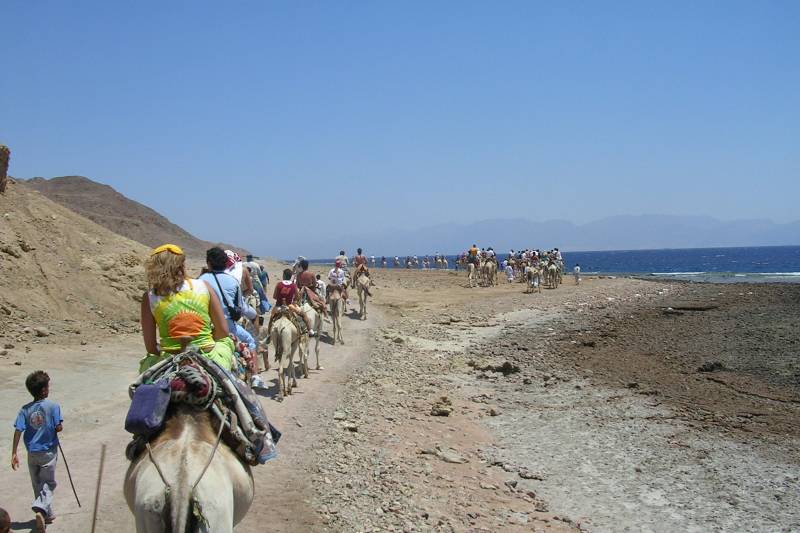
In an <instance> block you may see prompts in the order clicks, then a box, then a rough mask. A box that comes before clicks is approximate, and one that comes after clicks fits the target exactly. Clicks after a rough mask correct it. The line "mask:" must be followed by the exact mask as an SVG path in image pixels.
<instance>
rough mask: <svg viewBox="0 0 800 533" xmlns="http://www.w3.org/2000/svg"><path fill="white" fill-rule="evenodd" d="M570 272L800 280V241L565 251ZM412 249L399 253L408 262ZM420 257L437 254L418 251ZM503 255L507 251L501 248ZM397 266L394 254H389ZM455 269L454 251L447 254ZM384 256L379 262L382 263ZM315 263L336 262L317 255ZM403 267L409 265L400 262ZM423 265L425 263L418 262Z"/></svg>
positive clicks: (704, 279)
mask: <svg viewBox="0 0 800 533" xmlns="http://www.w3.org/2000/svg"><path fill="white" fill-rule="evenodd" d="M562 255H563V257H564V260H565V261H566V266H567V271H568V272H571V271H572V269H573V267H574V266H575V265H576V264H580V266H581V272H582V273H584V274H600V275H610V276H636V277H646V278H669V279H682V280H687V281H697V282H710V283H747V282H749V283H800V246H759V247H745V248H670V249H664V250H607V251H596V252H591V251H589V252H570V251H566V252H565V251H562ZM406 256H407V254H403V255H402V256H400V260H401V263H404V260H405V258H406ZM416 256H417V257H418V258H420V260H421V259H422V258H423V257H425V256H429V257H430V258H431V259H433V256H434V254H433V253H418V254H416ZM499 256H500V260H501V261H502V260H503V259H506V257H507V254H506V253H500V254H499ZM386 259H387V260H388V266H389V268H393V264H392V263H393V260H394V256H388V255H387V256H386ZM447 259H448V261H449V264H450V267H451V268H453V265H454V260H455V256H452V255H448V256H447ZM380 260H381V257H380V256H376V262H377V264H378V265H380ZM310 262H311V263H317V264H321V263H331V262H332V259H316V260H311V261H310ZM400 268H405V266H404V265H403V266H401V267H400ZM417 268H418V269H419V268H420V267H417Z"/></svg>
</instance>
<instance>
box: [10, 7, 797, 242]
mask: <svg viewBox="0 0 800 533" xmlns="http://www.w3.org/2000/svg"><path fill="white" fill-rule="evenodd" d="M2 13H3V15H2V17H3V20H2V26H3V43H4V44H3V67H2V73H0V142H3V143H6V144H8V145H9V146H11V148H12V151H13V156H12V157H13V158H12V167H11V173H12V175H16V176H19V177H25V178H27V177H33V176H45V177H52V176H58V175H69V174H80V175H85V176H88V177H90V178H93V179H96V180H97V181H101V182H104V183H108V184H110V185H112V186H113V187H115V188H116V189H118V190H119V191H121V192H122V193H124V194H126V195H128V196H130V197H132V198H134V199H136V200H139V201H141V202H143V203H145V204H147V205H150V206H151V207H153V208H155V209H156V210H158V211H160V212H162V213H164V214H165V215H167V216H168V217H169V218H170V219H172V220H173V221H175V222H177V223H179V224H181V225H183V226H184V227H186V228H187V229H189V230H190V231H192V232H194V233H195V234H197V235H198V236H201V237H203V238H207V239H222V240H227V241H235V242H240V243H242V244H244V245H246V246H250V247H251V248H253V249H255V250H257V251H258V252H260V253H264V254H270V253H271V252H273V248H275V251H276V253H278V254H284V255H285V254H286V253H287V252H285V251H284V249H286V250H288V248H290V247H291V246H290V243H293V242H296V241H298V240H302V239H303V238H306V237H307V236H308V235H312V234H313V235H315V236H319V235H331V236H332V237H335V236H337V235H341V234H344V233H353V232H356V231H357V229H358V228H359V227H364V228H365V229H368V230H369V231H381V230H388V229H389V228H392V227H397V228H417V227H421V226H425V225H428V224H438V223H446V222H451V221H452V222H461V223H466V222H473V221H475V220H480V219H482V218H497V217H503V216H513V217H520V216H521V217H526V218H530V219H533V220H539V219H542V220H543V219H550V218H563V219H568V220H572V221H574V222H576V223H583V222H587V221H590V220H593V219H597V218H601V217H603V216H608V215H618V214H639V213H664V214H681V215H682V214H697V215H711V216H715V217H719V218H722V219H734V218H751V217H767V218H772V219H774V220H776V221H778V222H786V221H790V220H796V219H798V218H800V210H798V208H797V198H800V31H798V30H797V29H798V28H800V2H794V1H785V2H768V1H765V2H752V1H746V2H737V1H724V2H723V1H707V2H689V1H686V2H658V3H657V2H641V1H635V2H577V1H576V2H547V3H545V2H534V1H521V2H514V1H504V2H478V1H464V2H392V3H390V2H310V1H309V2H280V3H273V2H262V1H258V2H204V1H191V2H190V1H187V2H143V1H140V2H100V1H94V2H82V1H70V2H63V1H37V2H30V1H26V0H11V1H10V2H9V1H6V2H4V6H3V12H2ZM300 206H304V207H303V208H302V209H301V208H300ZM340 206H344V207H340ZM256 213H258V215H256ZM293 219H296V222H293V223H290V222H289V221H290V220H293ZM273 220H274V221H275V222H272V221H273ZM359 221H361V222H359ZM334 247H337V246H335V245H334Z"/></svg>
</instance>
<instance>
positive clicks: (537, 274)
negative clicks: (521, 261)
mask: <svg viewBox="0 0 800 533" xmlns="http://www.w3.org/2000/svg"><path fill="white" fill-rule="evenodd" d="M525 280H526V281H527V284H528V287H527V289H526V290H525V292H527V293H531V292H537V291H538V292H539V293H541V292H542V271H541V270H540V269H539V267H535V266H526V267H525Z"/></svg>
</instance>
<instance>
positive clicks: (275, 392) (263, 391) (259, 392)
mask: <svg viewBox="0 0 800 533" xmlns="http://www.w3.org/2000/svg"><path fill="white" fill-rule="evenodd" d="M295 364H297V363H296V362H295ZM266 372H268V373H269V374H270V375H271V376H272V378H269V379H267V378H265V377H264V372H262V373H261V379H263V380H264V382H265V383H266V384H267V387H259V388H257V389H253V390H254V391H255V393H256V396H260V397H262V398H269V399H270V400H272V401H273V402H277V401H280V400H279V399H278V397H279V393H280V385H279V384H278V372H277V370H275V369H274V368H273V369H270V370H267V371H266ZM311 374H312V371H311V369H309V377H310V376H311ZM304 379H306V378H304V377H303V374H302V372H301V371H300V368H299V367H298V368H297V387H295V388H293V389H292V396H296V395H298V394H302V393H303V392H302V390H301V389H300V384H301V383H302V382H303V380H304Z"/></svg>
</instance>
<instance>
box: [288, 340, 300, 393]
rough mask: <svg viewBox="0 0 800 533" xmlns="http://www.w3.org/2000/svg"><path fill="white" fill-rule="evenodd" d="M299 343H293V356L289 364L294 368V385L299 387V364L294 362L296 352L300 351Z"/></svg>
mask: <svg viewBox="0 0 800 533" xmlns="http://www.w3.org/2000/svg"><path fill="white" fill-rule="evenodd" d="M298 348H299V343H298V342H297V341H294V342H293V343H292V357H291V358H290V359H289V366H290V367H291V368H292V387H297V365H295V364H294V354H295V353H298Z"/></svg>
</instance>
